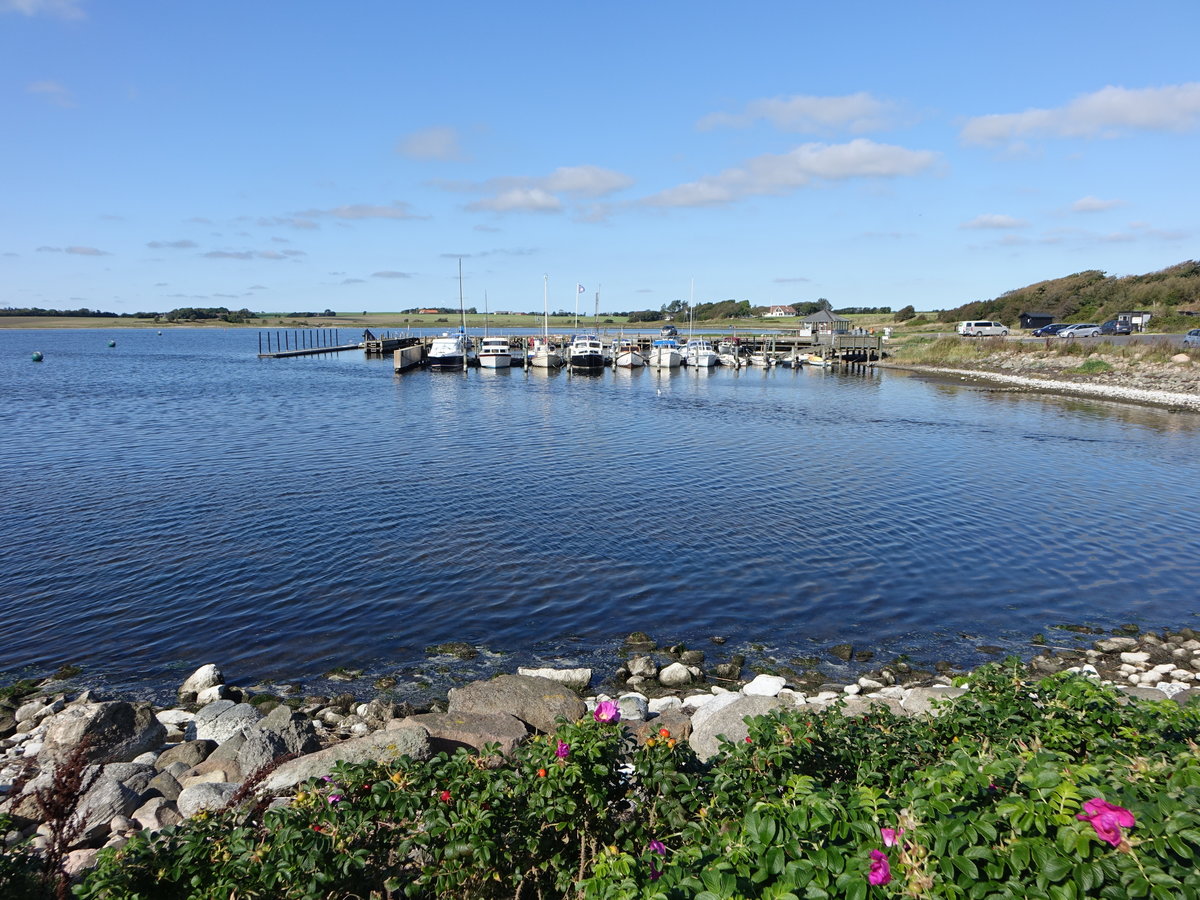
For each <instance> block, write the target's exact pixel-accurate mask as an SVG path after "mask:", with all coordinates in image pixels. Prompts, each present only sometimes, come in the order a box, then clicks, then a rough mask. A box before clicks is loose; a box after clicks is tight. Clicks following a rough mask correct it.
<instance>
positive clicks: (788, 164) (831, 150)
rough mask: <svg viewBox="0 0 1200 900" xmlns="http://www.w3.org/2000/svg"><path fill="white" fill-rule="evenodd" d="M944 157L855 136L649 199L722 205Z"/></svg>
mask: <svg viewBox="0 0 1200 900" xmlns="http://www.w3.org/2000/svg"><path fill="white" fill-rule="evenodd" d="M940 158H941V157H940V155H939V154H937V153H935V152H933V151H931V150H908V149H906V148H904V147H897V146H894V145H892V144H879V143H876V142H875V141H870V140H867V139H865V138H857V139H855V140H853V141H850V142H849V143H846V144H819V143H813V144H802V145H800V146H799V147H796V148H795V149H794V150H791V151H789V152H787V153H780V154H774V153H768V154H764V155H762V156H756V157H754V158H753V159H749V160H747V161H746V162H745V163H743V164H742V165H741V166H738V167H735V168H731V169H726V170H725V171H724V172H721V173H719V174H717V175H708V176H705V177H703V178H700V179H698V180H696V181H692V182H688V183H687V184H681V185H678V186H677V187H673V188H668V189H667V190H665V191H661V192H659V193H658V194H654V195H653V196H651V197H648V198H646V199H645V200H644V201H643V202H644V203H646V204H648V205H651V206H666V207H671V206H719V205H722V204H728V203H733V202H734V201H736V200H740V199H742V198H743V197H748V196H755V195H763V194H774V195H780V194H788V193H791V192H792V191H795V190H798V189H799V188H802V187H806V186H808V185H810V184H812V183H813V182H814V181H843V180H846V179H851V178H895V177H903V176H912V175H917V174H919V173H921V172H923V171H926V170H927V169H930V168H932V167H933V166H934V165H936V164H937V163H938V161H939V160H940Z"/></svg>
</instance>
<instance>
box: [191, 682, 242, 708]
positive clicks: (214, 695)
mask: <svg viewBox="0 0 1200 900" xmlns="http://www.w3.org/2000/svg"><path fill="white" fill-rule="evenodd" d="M233 699H234V697H233V691H231V690H230V689H229V688H228V686H226V685H224V684H214V685H213V686H212V687H207V688H205V689H204V690H202V691H201V692H200V693H198V694H197V695H196V702H197V703H198V704H200V705H201V706H207V705H208V704H210V703H215V702H216V701H217V700H233Z"/></svg>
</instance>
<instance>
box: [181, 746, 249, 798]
mask: <svg viewBox="0 0 1200 900" xmlns="http://www.w3.org/2000/svg"><path fill="white" fill-rule="evenodd" d="M244 775H245V773H243V772H242V768H241V766H239V765H238V764H237V762H236V760H232V759H213V758H212V757H211V756H210V757H209V758H208V759H206V760H205V761H204V762H202V763H200V764H199V765H196V766H192V768H190V769H188V770H187V771H186V772H184V773H183V774H182V775H180V776H179V784H180V786H181V787H182V788H183V790H184V791H186V790H187V789H188V788H189V787H191V786H192V785H196V784H217V783H220V782H224V781H228V782H240V781H241V780H242V778H243V777H244ZM181 795H182V792H181ZM176 802H177V803H178V802H179V798H176ZM180 808H181V809H182V807H180Z"/></svg>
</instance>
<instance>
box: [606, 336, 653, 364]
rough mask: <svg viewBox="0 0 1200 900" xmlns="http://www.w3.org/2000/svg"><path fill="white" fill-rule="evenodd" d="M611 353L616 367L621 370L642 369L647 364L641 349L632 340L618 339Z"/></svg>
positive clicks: (613, 344)
mask: <svg viewBox="0 0 1200 900" xmlns="http://www.w3.org/2000/svg"><path fill="white" fill-rule="evenodd" d="M611 353H612V357H613V363H614V365H616V366H617V367H618V368H621V369H640V368H641V367H642V366H644V365H645V364H646V357H644V356H642V351H641V348H639V347H638V345H637V344H636V343H635V342H634V341H633V340H632V339H631V338H617V339H616V340H615V341H613V342H612V350H611Z"/></svg>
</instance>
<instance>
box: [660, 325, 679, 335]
mask: <svg viewBox="0 0 1200 900" xmlns="http://www.w3.org/2000/svg"><path fill="white" fill-rule="evenodd" d="M658 333H659V334H661V335H662V336H663V337H678V336H679V329H678V328H676V327H675V326H674V325H664V326H663V327H662V328H660V329H658Z"/></svg>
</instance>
